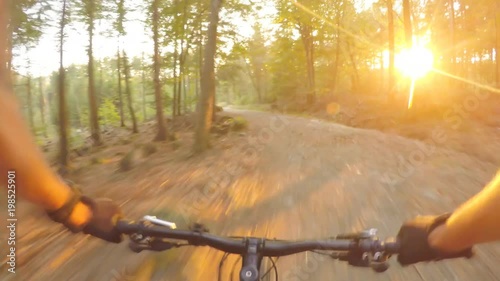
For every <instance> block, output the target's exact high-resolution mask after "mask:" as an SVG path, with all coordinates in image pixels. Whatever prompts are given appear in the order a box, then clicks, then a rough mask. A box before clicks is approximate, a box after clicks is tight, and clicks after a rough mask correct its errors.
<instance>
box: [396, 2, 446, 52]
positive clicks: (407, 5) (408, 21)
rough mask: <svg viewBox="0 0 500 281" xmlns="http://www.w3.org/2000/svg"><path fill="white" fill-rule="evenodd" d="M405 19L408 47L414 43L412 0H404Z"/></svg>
mask: <svg viewBox="0 0 500 281" xmlns="http://www.w3.org/2000/svg"><path fill="white" fill-rule="evenodd" d="M450 1H453V0H450ZM403 21H404V27H405V42H406V48H408V49H409V48H411V47H412V45H413V31H412V27H411V6H410V0H403Z"/></svg>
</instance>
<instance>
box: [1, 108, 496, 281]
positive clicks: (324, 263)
mask: <svg viewBox="0 0 500 281" xmlns="http://www.w3.org/2000/svg"><path fill="white" fill-rule="evenodd" d="M230 114H238V115H242V116H244V117H245V118H246V119H247V120H248V121H249V124H250V126H249V130H248V132H246V133H245V134H238V133H231V134H230V135H229V136H225V137H221V138H220V139H219V141H217V142H216V145H215V147H214V148H213V150H211V151H210V152H208V153H206V154H204V155H202V156H197V157H188V152H187V151H188V150H189V144H186V145H183V148H181V149H178V150H172V148H171V147H170V146H169V145H167V144H164V145H161V147H160V149H159V151H158V152H157V153H155V154H153V155H152V156H151V157H150V158H148V160H147V161H146V162H144V163H142V164H141V166H140V167H138V168H136V169H134V170H132V171H130V172H127V173H118V172H116V171H115V170H116V163H115V162H112V161H110V162H109V163H104V164H99V165H93V166H89V167H88V168H85V169H84V170H83V171H82V172H80V174H79V175H78V176H76V177H75V180H76V181H77V182H79V183H80V184H81V186H82V187H83V189H84V190H85V192H86V193H88V194H90V195H93V196H106V197H110V198H113V199H115V200H116V201H117V202H119V203H121V204H122V207H123V209H124V212H125V213H126V214H128V215H129V216H131V217H133V218H137V217H139V216H141V215H143V214H155V215H159V216H163V217H166V218H171V219H175V220H176V221H178V222H180V224H181V225H182V224H183V222H185V221H189V220H190V219H191V218H193V217H195V218H198V220H199V221H202V222H205V223H206V224H207V225H208V226H209V228H210V230H211V231H212V232H214V233H220V234H231V235H259V236H260V235H265V236H267V237H276V238H283V239H307V238H321V237H328V236H331V235H334V234H337V233H341V232H348V231H354V230H361V229H365V228H371V227H375V228H378V229H379V234H380V236H382V237H386V236H394V235H395V234H396V233H397V230H398V228H399V226H400V224H401V222H402V221H403V220H405V219H408V218H411V217H413V216H415V215H417V214H436V213H441V212H445V211H450V210H452V209H453V208H454V207H456V206H457V205H458V204H460V203H461V202H463V201H464V200H465V199H467V198H468V197H469V196H471V195H473V194H474V193H476V192H478V191H479V190H480V189H481V188H482V187H483V186H484V184H485V183H487V182H488V181H489V180H490V179H491V178H492V177H493V175H494V173H495V172H496V170H497V168H498V167H497V166H495V165H494V164H491V163H485V162H481V161H480V160H478V159H476V158H473V157H470V156H468V155H466V154H464V153H458V152H455V151H452V150H447V149H444V148H438V147H430V146H428V145H427V144H424V143H422V142H419V141H414V140H410V139H406V138H403V137H398V136H394V135H388V134H383V133H381V132H378V131H374V130H365V129H356V128H350V127H346V126H343V125H338V124H332V123H327V122H323V121H318V120H310V119H305V118H299V117H291V116H282V115H274V114H270V113H262V112H252V111H232V112H230ZM143 130H144V128H143ZM151 134H152V132H150V131H148V132H145V133H143V136H144V138H149V136H150V135H151ZM120 151H121V152H124V151H126V150H125V148H124V147H121V146H119V145H115V146H111V147H108V148H106V149H105V150H103V151H101V152H99V155H102V156H103V157H109V158H112V157H113V156H114V155H116V154H118V153H119V152H120ZM79 161H81V162H83V161H89V159H83V160H82V159H80V160H79ZM2 198H4V197H3V196H2ZM2 206H5V205H4V204H2ZM18 209H19V223H20V228H19V231H18V239H19V244H20V245H19V246H18V249H19V250H18V256H19V257H18V262H20V263H22V264H18V268H17V272H18V273H16V275H12V274H7V273H6V269H5V266H4V267H2V272H1V273H0V279H1V280H105V281H108V280H189V281H191V280H216V275H215V274H216V270H217V268H218V261H219V259H220V257H221V256H222V255H221V254H220V253H218V252H215V251H212V250H209V249H206V248H199V249H193V250H190V249H177V250H172V251H171V252H169V253H166V254H157V253H141V254H134V253H132V252H130V251H128V249H127V245H126V243H122V244H120V245H109V244H106V243H104V242H100V241H98V240H97V239H93V238H90V237H85V236H83V235H70V234H67V233H65V232H61V229H60V228H59V227H58V226H54V225H53V224H51V223H49V222H48V221H47V220H46V219H45V218H43V216H41V215H40V214H39V210H36V209H33V208H32V207H30V206H29V205H27V204H25V203H22V202H21V203H19V204H18ZM2 215H4V214H3V211H2ZM2 219H3V217H2ZM3 221H5V220H3ZM4 238H5V236H3V237H2V241H6V240H5V239H4ZM3 248H4V247H2V251H4V250H3ZM37 248H38V249H37ZM3 253H4V252H2V256H5V255H3ZM499 259H500V247H499V245H488V246H482V247H478V251H477V256H476V257H475V258H474V259H473V260H469V261H465V260H453V261H445V262H441V263H434V264H420V265H417V266H409V267H406V268H401V267H399V265H397V264H396V262H395V261H392V267H391V268H390V269H389V270H388V271H387V272H386V273H383V274H376V273H374V272H373V271H371V270H370V269H365V268H363V269H359V268H352V267H349V266H347V265H346V264H344V263H339V262H336V261H332V260H329V259H327V258H324V257H323V256H317V255H314V254H310V253H309V254H302V255H296V256H291V257H284V258H281V259H280V260H279V261H278V267H279V273H280V280H338V281H347V280H408V281H409V280H464V281H465V280H500V277H498V276H500V268H499V267H498V266H497V264H496V263H497V262H498V260H499ZM234 261H236V259H232V260H230V261H229V262H227V265H226V270H225V273H226V276H227V275H228V274H229V271H230V269H231V266H232V264H233V263H234ZM223 280H229V278H223ZM235 280H236V279H235Z"/></svg>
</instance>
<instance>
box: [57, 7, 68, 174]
mask: <svg viewBox="0 0 500 281" xmlns="http://www.w3.org/2000/svg"><path fill="white" fill-rule="evenodd" d="M65 26H66V0H63V9H62V16H61V23H60V29H59V36H60V38H59V80H58V90H59V162H60V164H61V165H62V166H63V167H67V166H68V165H69V153H68V150H69V149H68V146H69V143H68V117H67V113H66V93H65V87H64V79H65V71H64V63H63V54H64V52H63V51H64V27H65Z"/></svg>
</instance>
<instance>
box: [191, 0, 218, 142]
mask: <svg viewBox="0 0 500 281" xmlns="http://www.w3.org/2000/svg"><path fill="white" fill-rule="evenodd" d="M210 3H211V5H210V21H209V25H208V30H207V43H206V46H205V53H204V60H203V69H202V73H201V96H200V99H199V103H198V112H197V121H198V122H197V123H196V131H195V142H194V151H195V152H203V151H205V150H207V149H208V148H209V147H210V140H209V137H210V135H209V133H210V127H211V126H212V118H213V110H214V102H215V53H216V48H217V26H218V23H219V12H220V9H221V6H222V0H211V1H210Z"/></svg>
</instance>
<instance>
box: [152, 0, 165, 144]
mask: <svg viewBox="0 0 500 281" xmlns="http://www.w3.org/2000/svg"><path fill="white" fill-rule="evenodd" d="M160 2H161V0H153V2H152V3H151V12H152V23H151V26H152V29H153V45H154V54H153V80H154V90H155V102H156V123H157V128H158V132H157V134H156V137H155V140H156V141H164V140H166V139H167V136H168V132H167V125H166V122H165V117H164V115H163V101H162V94H161V81H160V64H161V61H160V43H159V40H160V38H159V31H158V25H159V20H160V18H159V9H160Z"/></svg>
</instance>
